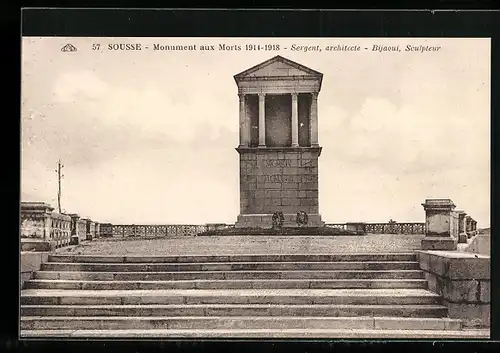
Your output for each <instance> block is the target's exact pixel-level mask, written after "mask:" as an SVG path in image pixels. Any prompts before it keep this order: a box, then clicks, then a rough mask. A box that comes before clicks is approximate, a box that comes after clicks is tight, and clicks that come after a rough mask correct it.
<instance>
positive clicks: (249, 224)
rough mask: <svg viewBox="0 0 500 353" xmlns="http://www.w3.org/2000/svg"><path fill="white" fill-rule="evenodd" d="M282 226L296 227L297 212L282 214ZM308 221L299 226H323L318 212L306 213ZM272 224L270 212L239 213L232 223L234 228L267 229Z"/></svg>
mask: <svg viewBox="0 0 500 353" xmlns="http://www.w3.org/2000/svg"><path fill="white" fill-rule="evenodd" d="M283 216H284V221H283V227H284V228H294V227H297V214H290V213H285V214H283ZM307 218H308V222H307V224H306V225H302V226H301V228H318V227H323V226H324V222H323V221H321V215H320V214H308V215H307ZM272 226H273V215H272V214H240V215H239V216H238V219H237V221H236V223H235V225H234V227H235V228H265V229H269V228H272Z"/></svg>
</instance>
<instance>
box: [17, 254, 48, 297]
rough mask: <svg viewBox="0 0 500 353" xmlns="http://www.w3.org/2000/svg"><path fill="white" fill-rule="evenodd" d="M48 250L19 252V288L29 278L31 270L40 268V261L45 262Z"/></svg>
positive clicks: (31, 273)
mask: <svg viewBox="0 0 500 353" xmlns="http://www.w3.org/2000/svg"><path fill="white" fill-rule="evenodd" d="M49 254H50V253H49V252H41V251H37V252H30V251H28V252H23V251H22V252H21V288H23V286H24V282H25V281H27V280H29V279H30V278H31V276H32V275H33V272H35V271H38V270H40V267H41V264H42V262H46V261H47V259H48V256H49Z"/></svg>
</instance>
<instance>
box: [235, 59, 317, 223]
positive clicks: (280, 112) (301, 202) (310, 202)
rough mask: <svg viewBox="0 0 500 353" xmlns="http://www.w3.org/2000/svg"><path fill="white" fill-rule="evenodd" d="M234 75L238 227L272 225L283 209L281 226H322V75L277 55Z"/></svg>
mask: <svg viewBox="0 0 500 353" xmlns="http://www.w3.org/2000/svg"><path fill="white" fill-rule="evenodd" d="M234 79H235V81H236V84H237V87H238V96H239V127H240V128H239V131H240V135H239V136H240V141H239V146H238V147H237V148H236V150H237V151H238V153H239V155H240V214H239V215H238V219H237V221H236V224H235V227H236V228H270V227H272V226H273V215H275V214H277V213H279V214H281V213H282V214H283V217H284V219H283V227H297V226H298V223H299V222H300V226H301V227H321V226H323V222H322V221H321V216H320V214H319V202H318V157H319V156H320V154H321V147H320V146H319V144H318V94H319V92H320V90H321V83H322V79H323V74H322V73H320V72H318V71H315V70H313V69H310V68H308V67H306V66H304V65H301V64H298V63H296V62H293V61H291V60H289V59H286V58H283V57H281V56H279V55H278V56H275V57H273V58H271V59H269V60H267V61H264V62H263V63H261V64H258V65H256V66H253V67H251V68H249V69H247V70H245V71H243V72H241V73H239V74H237V75H235V76H234ZM299 215H301V216H300V217H299ZM304 215H307V217H304ZM299 218H300V220H299ZM304 219H307V223H305V222H304Z"/></svg>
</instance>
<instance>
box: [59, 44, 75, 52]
mask: <svg viewBox="0 0 500 353" xmlns="http://www.w3.org/2000/svg"><path fill="white" fill-rule="evenodd" d="M76 50H77V49H76V47H75V46H74V45H73V44H71V43H68V44H66V45H65V46H64V47H62V48H61V51H62V52H73V51H76Z"/></svg>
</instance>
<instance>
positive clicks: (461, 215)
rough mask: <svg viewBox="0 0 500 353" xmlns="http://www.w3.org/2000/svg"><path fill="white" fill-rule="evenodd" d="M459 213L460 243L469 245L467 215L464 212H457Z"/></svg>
mask: <svg viewBox="0 0 500 353" xmlns="http://www.w3.org/2000/svg"><path fill="white" fill-rule="evenodd" d="M457 213H458V242H459V243H467V233H466V232H465V227H466V225H465V216H466V215H467V213H465V212H464V211H457Z"/></svg>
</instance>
